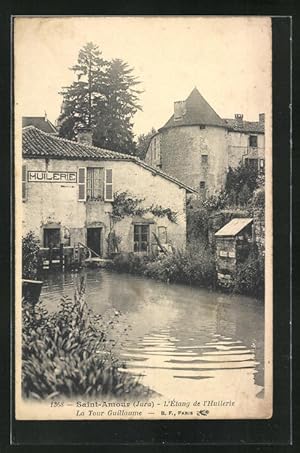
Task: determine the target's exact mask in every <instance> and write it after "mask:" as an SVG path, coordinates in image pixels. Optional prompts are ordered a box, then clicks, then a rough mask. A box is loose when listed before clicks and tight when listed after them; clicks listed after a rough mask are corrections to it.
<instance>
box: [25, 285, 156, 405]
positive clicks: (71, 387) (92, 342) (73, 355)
mask: <svg viewBox="0 0 300 453" xmlns="http://www.w3.org/2000/svg"><path fill="white" fill-rule="evenodd" d="M84 293H85V291H84V287H83V285H81V287H80V289H79V290H77V291H76V292H75V297H74V300H70V299H68V298H64V299H63V300H62V301H61V306H60V310H59V311H58V312H55V313H53V314H49V313H48V312H47V310H45V308H44V307H43V305H42V304H41V303H38V304H37V305H36V306H35V307H34V308H33V306H32V305H30V304H29V303H28V302H26V301H23V332H22V393H23V396H24V397H27V398H35V399H44V398H54V397H58V396H60V397H74V396H89V397H91V396H94V397H95V396H97V395H110V396H114V397H123V398H124V397H126V396H128V395H130V396H131V397H135V396H136V397H139V398H140V397H143V396H145V397H146V396H147V395H148V394H150V393H151V391H150V390H149V389H148V388H147V387H144V386H142V385H141V384H140V383H139V382H138V380H137V379H136V378H135V377H133V376H130V375H129V374H127V373H122V372H120V371H119V366H120V363H119V362H118V360H117V359H116V358H115V357H114V355H113V353H112V351H113V347H114V342H115V340H112V339H110V331H111V330H112V329H115V327H116V323H117V319H118V317H119V316H120V313H119V312H114V313H113V314H112V315H111V316H110V319H104V318H103V317H102V316H101V315H95V314H94V313H93V312H92V311H91V310H90V309H89V308H88V306H87V304H86V302H85V298H84ZM122 366H123V365H122Z"/></svg>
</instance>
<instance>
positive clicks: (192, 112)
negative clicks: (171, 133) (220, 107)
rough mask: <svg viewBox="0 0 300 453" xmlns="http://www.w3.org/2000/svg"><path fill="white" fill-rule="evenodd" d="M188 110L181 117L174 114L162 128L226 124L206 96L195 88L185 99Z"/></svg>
mask: <svg viewBox="0 0 300 453" xmlns="http://www.w3.org/2000/svg"><path fill="white" fill-rule="evenodd" d="M185 106H186V112H185V114H184V115H183V116H182V118H181V119H176V120H175V118H174V115H172V116H171V118H170V119H169V120H168V121H167V122H166V124H165V125H164V126H163V127H162V128H161V129H166V128H169V127H176V126H192V125H204V126H224V121H223V120H222V118H220V116H219V115H218V114H217V113H216V112H215V111H214V110H213V108H212V107H211V106H210V105H209V104H208V102H207V101H206V100H205V99H204V97H203V96H202V95H201V94H200V93H199V91H198V90H197V88H194V89H193V91H192V92H191V94H190V95H189V97H188V98H187V99H186V101H185Z"/></svg>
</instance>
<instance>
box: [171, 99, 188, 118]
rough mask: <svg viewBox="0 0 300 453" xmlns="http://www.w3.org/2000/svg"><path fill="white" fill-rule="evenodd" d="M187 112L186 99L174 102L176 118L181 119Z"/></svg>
mask: <svg viewBox="0 0 300 453" xmlns="http://www.w3.org/2000/svg"><path fill="white" fill-rule="evenodd" d="M185 114H186V103H185V101H176V102H174V119H175V120H176V119H178V120H179V119H181V118H182V117H183V116H184V115H185Z"/></svg>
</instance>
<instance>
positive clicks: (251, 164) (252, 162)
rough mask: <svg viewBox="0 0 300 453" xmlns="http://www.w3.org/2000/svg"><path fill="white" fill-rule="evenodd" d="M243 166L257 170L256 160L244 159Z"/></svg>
mask: <svg viewBox="0 0 300 453" xmlns="http://www.w3.org/2000/svg"><path fill="white" fill-rule="evenodd" d="M245 165H246V166H248V167H251V168H256V169H257V168H258V159H248V158H246V159H245Z"/></svg>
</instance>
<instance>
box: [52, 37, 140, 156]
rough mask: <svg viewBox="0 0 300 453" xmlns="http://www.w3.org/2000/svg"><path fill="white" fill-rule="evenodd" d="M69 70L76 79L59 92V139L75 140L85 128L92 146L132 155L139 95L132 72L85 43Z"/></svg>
mask: <svg viewBox="0 0 300 453" xmlns="http://www.w3.org/2000/svg"><path fill="white" fill-rule="evenodd" d="M71 70H72V71H74V73H75V75H76V78H77V80H76V81H75V82H73V83H72V85H71V86H69V87H65V88H63V91H62V92H61V94H62V95H63V103H62V110H61V115H60V117H59V120H58V121H59V124H60V136H62V137H65V138H70V139H74V138H75V137H76V132H77V130H78V129H80V128H81V127H88V128H90V129H91V130H92V132H93V144H94V145H95V146H99V147H102V148H108V149H112V150H115V151H119V152H124V153H134V151H135V143H134V136H133V132H132V127H133V123H132V119H133V116H134V115H135V113H136V111H137V110H138V109H139V110H141V107H140V105H139V103H138V95H139V94H140V93H141V92H140V91H139V90H137V89H136V85H138V84H139V83H140V82H139V81H138V80H137V79H136V78H135V77H134V76H133V74H132V73H133V69H132V68H130V67H129V66H128V64H127V63H125V62H123V61H122V60H119V59H115V60H112V61H106V60H104V59H103V58H102V56H101V52H100V50H99V48H98V46H96V45H95V44H93V43H88V44H86V45H85V46H84V47H83V48H82V49H81V50H80V52H79V55H78V62H77V64H76V65H75V66H73V67H72V68H71Z"/></svg>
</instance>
